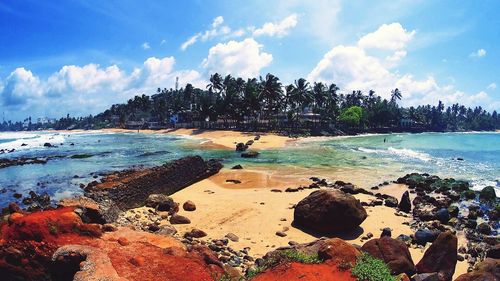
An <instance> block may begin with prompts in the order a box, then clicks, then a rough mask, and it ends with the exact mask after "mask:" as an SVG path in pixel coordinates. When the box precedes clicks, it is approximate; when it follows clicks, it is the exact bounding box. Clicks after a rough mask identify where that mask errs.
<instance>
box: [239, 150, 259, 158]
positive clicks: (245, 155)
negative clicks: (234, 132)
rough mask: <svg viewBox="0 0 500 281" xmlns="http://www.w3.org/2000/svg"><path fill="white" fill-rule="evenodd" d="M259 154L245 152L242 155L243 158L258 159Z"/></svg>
mask: <svg viewBox="0 0 500 281" xmlns="http://www.w3.org/2000/svg"><path fill="white" fill-rule="evenodd" d="M259 154H260V153H259V152H257V151H247V152H243V153H241V157H243V158H257V156H259Z"/></svg>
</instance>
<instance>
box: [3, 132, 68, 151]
mask: <svg viewBox="0 0 500 281" xmlns="http://www.w3.org/2000/svg"><path fill="white" fill-rule="evenodd" d="M0 139H3V140H11V139H13V140H12V141H7V142H3V143H0V149H5V150H11V149H15V150H28V149H32V148H39V147H43V144H44V143H51V144H60V143H64V140H65V138H64V136H63V135H60V134H57V133H56V134H45V133H44V134H32V133H0ZM23 144H24V145H23Z"/></svg>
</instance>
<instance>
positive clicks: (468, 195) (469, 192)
mask: <svg viewBox="0 0 500 281" xmlns="http://www.w3.org/2000/svg"><path fill="white" fill-rule="evenodd" d="M462 195H463V197H465V199H467V200H472V199H474V198H476V193H475V192H474V190H470V189H469V190H466V191H464V192H463V193H462Z"/></svg>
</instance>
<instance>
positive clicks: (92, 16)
mask: <svg viewBox="0 0 500 281" xmlns="http://www.w3.org/2000/svg"><path fill="white" fill-rule="evenodd" d="M499 10H500V1H496V0H484V1H481V0H478V1H452V0H441V1H438V0H435V1H434V0H427V1H424V0H411V1H410V0H402V1H385V0H381V1H360V0H351V1H343V0H307V1H306V0H304V1H299V0H271V1H270V0H265V1H264V0H255V1H239V0H231V1H202V0H191V1H188V0H185V1H160V0H157V1H156V0H149V1H132V0H120V1H118V0H109V1H97V0H96V1H90V0H88V1H85V0H52V1H37V0H0V111H2V113H3V114H4V116H5V119H11V120H22V119H24V118H26V117H28V116H31V117H32V118H38V117H61V116H65V115H66V114H68V113H69V114H70V115H71V116H85V115H89V114H96V113H99V112H101V111H103V110H105V109H106V108H108V107H109V106H110V105H112V104H115V103H123V102H126V101H127V100H128V99H129V98H131V97H133V96H135V95H138V94H139V95H142V94H147V95H151V94H154V93H155V92H156V89H157V88H159V87H160V88H172V87H174V85H175V80H176V77H178V78H179V84H180V85H181V86H182V85H185V84H186V83H192V84H193V85H194V86H198V87H201V88H205V86H206V84H207V83H208V82H207V81H208V78H209V77H210V74H213V73H214V72H218V73H221V74H223V75H226V74H231V75H233V76H239V77H243V78H248V77H258V76H259V75H262V76H265V75H266V74H267V73H273V74H274V75H276V76H278V77H279V78H280V79H281V80H282V82H283V83H293V82H294V80H296V79H298V78H301V77H304V78H306V79H308V81H310V82H311V83H312V82H314V81H316V82H327V83H335V84H337V85H338V86H339V87H340V88H341V90H342V91H343V92H350V91H352V90H362V91H364V92H368V91H369V90H370V89H373V90H375V92H376V93H377V94H378V95H380V96H382V97H389V96H390V91H391V90H392V89H394V88H398V89H400V90H401V92H402V94H403V100H402V101H401V104H402V105H404V106H411V105H420V104H433V105H435V104H437V102H438V101H439V100H442V101H443V102H444V103H445V105H450V104H452V103H456V102H458V103H461V104H465V105H467V106H478V105H481V106H483V108H485V109H487V110H490V111H492V110H497V111H498V110H500V88H499V87H498V86H500V48H499V47H498V45H499V44H500V28H499V27H500V17H498V15H497V12H498V11H499ZM497 85H498V86H497Z"/></svg>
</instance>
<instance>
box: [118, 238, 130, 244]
mask: <svg viewBox="0 0 500 281" xmlns="http://www.w3.org/2000/svg"><path fill="white" fill-rule="evenodd" d="M118 243H119V244H120V245H122V246H127V245H128V244H130V242H128V240H127V238H125V237H120V238H118Z"/></svg>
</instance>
